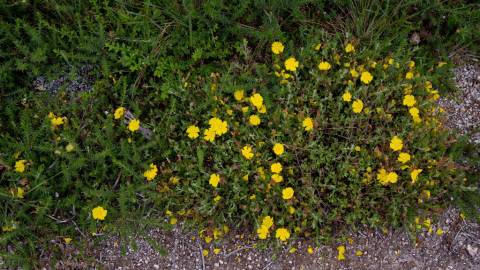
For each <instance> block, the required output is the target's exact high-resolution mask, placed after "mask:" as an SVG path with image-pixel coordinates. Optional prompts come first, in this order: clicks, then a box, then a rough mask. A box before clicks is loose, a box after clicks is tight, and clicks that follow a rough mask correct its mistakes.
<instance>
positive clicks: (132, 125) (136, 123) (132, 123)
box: [128, 119, 140, 132]
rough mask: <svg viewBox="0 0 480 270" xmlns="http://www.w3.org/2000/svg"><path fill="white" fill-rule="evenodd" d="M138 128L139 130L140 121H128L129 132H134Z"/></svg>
mask: <svg viewBox="0 0 480 270" xmlns="http://www.w3.org/2000/svg"><path fill="white" fill-rule="evenodd" d="M139 128H140V120H138V119H133V120H132V121H130V123H128V130H130V131H131V132H135V131H137V130H138V129H139Z"/></svg>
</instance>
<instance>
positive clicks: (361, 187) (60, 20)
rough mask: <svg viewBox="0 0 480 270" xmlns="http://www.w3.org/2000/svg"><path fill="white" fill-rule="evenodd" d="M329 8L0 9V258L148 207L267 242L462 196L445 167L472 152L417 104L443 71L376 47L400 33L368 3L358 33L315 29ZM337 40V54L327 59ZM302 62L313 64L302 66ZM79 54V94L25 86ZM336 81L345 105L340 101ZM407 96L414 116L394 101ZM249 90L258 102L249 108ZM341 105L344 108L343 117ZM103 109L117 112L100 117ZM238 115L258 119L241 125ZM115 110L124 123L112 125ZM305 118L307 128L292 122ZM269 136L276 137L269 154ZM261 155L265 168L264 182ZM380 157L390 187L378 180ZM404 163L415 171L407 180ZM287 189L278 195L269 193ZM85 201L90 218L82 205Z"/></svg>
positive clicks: (373, 221) (146, 215)
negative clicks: (85, 81) (88, 74)
mask: <svg viewBox="0 0 480 270" xmlns="http://www.w3.org/2000/svg"><path fill="white" fill-rule="evenodd" d="M342 5H343V4H342V3H341V2H340V3H339V4H338V6H336V5H333V6H332V5H325V4H324V3H323V2H322V1H243V2H238V3H237V2H228V3H227V2H221V1H206V2H195V1H184V2H176V1H162V2H160V3H159V4H158V5H153V4H151V3H150V2H144V3H140V2H136V1H115V2H113V3H109V2H108V1H102V2H101V3H100V2H98V1H89V2H86V1H74V2H72V1H44V3H43V4H42V5H41V6H40V5H36V4H35V3H29V2H25V3H23V2H15V3H1V4H0V7H2V8H0V14H2V15H3V18H5V19H3V20H2V21H1V24H0V33H2V35H0V41H1V42H2V45H4V46H2V49H3V50H2V52H1V53H0V60H1V61H2V63H4V65H2V67H1V68H0V94H1V95H0V100H1V102H2V106H0V115H1V118H0V120H1V121H0V130H1V133H0V205H1V206H0V212H1V216H2V218H1V220H0V226H1V227H2V231H1V234H0V235H1V238H0V246H1V247H2V250H1V251H0V256H2V257H3V258H4V260H6V261H7V262H8V263H11V264H24V263H27V264H28V263H30V264H33V266H34V267H35V263H36V262H35V261H29V262H25V260H24V258H27V257H28V258H36V257H37V255H38V249H39V248H41V247H46V246H48V243H49V242H50V241H51V240H55V241H57V242H65V241H66V240H65V239H69V238H72V239H73V243H75V244H79V243H78V242H79V241H80V239H86V238H88V237H87V235H92V234H93V235H99V234H102V233H105V232H107V233H109V232H120V233H122V234H128V232H131V231H132V228H133V225H132V224H134V225H135V226H138V225H139V223H142V224H144V223H148V224H150V223H155V224H156V225H162V226H163V223H164V222H163V221H164V220H163V219H161V221H160V222H158V220H157V218H158V217H164V216H167V217H168V221H169V223H170V224H175V223H176V222H177V220H182V221H185V224H186V225H187V226H195V227H197V228H198V227H200V228H201V234H202V237H204V238H215V239H216V238H218V237H219V236H220V235H222V234H224V233H226V232H227V231H228V228H230V227H235V226H237V227H240V226H245V227H246V228H249V229H251V232H252V233H253V234H257V233H259V236H262V238H264V236H265V237H266V236H269V239H270V240H272V241H276V240H275V232H276V229H279V228H285V229H287V230H288V231H289V233H290V234H291V237H292V238H293V237H298V236H310V237H312V238H314V239H316V240H330V239H335V237H340V236H341V235H342V233H343V232H344V231H345V230H347V229H348V228H351V227H357V226H361V225H368V226H372V227H389V226H394V227H398V226H402V225H409V226H410V225H411V226H412V227H411V228H412V229H415V226H414V225H415V221H416V218H415V217H416V216H421V217H425V218H431V217H432V214H433V213H434V212H435V211H436V210H437V209H438V208H439V207H443V206H444V205H445V204H446V203H447V201H448V199H450V196H454V198H455V199H456V201H458V203H459V204H460V205H468V204H469V203H472V202H473V203H476V202H478V194H477V193H475V189H474V188H473V186H474V185H475V183H476V182H475V181H476V180H475V175H471V174H473V173H475V172H469V173H467V174H466V177H467V178H466V179H467V180H464V174H465V172H464V171H463V168H459V167H458V166H457V165H456V163H455V161H457V160H459V159H462V160H465V159H466V160H470V159H472V157H474V155H471V156H468V155H467V154H466V151H464V150H466V149H470V148H471V146H468V145H467V144H466V142H464V141H460V140H459V141H457V140H456V139H455V137H453V136H452V135H451V134H449V132H448V131H447V130H445V129H444V128H443V127H442V126H441V124H440V123H441V121H440V120H441V117H442V116H441V115H442V114H441V112H440V110H439V109H438V108H437V107H436V106H435V99H436V98H437V95H438V94H439V93H437V92H436V90H435V89H438V90H440V92H442V93H443V92H446V91H449V90H450V89H451V88H450V86H449V85H448V74H449V73H448V65H445V66H442V64H440V65H438V59H433V58H431V57H430V55H429V54H423V53H422V51H421V50H419V48H413V49H412V48H410V47H408V45H407V43H406V42H398V43H396V42H394V41H395V37H392V35H393V34H394V33H402V35H406V34H407V33H410V31H412V29H413V28H409V30H408V31H407V30H405V31H398V32H397V31H395V30H394V28H392V27H390V26H391V25H387V26H385V25H378V23H377V22H378V21H375V20H374V21H373V22H369V18H370V17H369V16H371V14H368V13H363V15H362V16H367V17H366V18H365V17H364V18H363V20H364V21H365V22H367V23H366V24H360V25H368V24H372V25H373V26H372V27H373V28H371V29H374V31H371V32H369V33H366V34H365V35H363V34H362V33H360V32H358V31H357V32H356V31H354V30H351V31H350V30H348V31H345V32H344V34H343V33H342V34H338V33H337V34H336V35H332V34H328V32H326V31H324V29H321V30H319V29H317V28H318V25H319V24H322V22H326V21H327V22H330V21H331V20H332V18H333V17H335V15H336V14H337V13H336V12H338V8H340V7H343V6H342ZM465 6H468V5H467V4H465ZM419 7H421V5H420V6H419ZM321 10H323V11H325V12H324V13H322V12H320V11H321ZM443 10H444V11H445V10H447V9H443ZM420 11H421V12H426V8H421V10H420ZM420 11H419V12H420ZM457 11H458V12H459V13H458V14H463V13H462V12H463V11H464V10H463V11H460V10H457ZM32 14H33V15H32ZM387 14H397V13H391V12H390V13H389V12H387ZM425 14H426V13H425ZM362 16H359V18H361V17H362ZM398 16H399V17H403V16H406V15H405V14H404V13H399V15H398ZM459 18H461V17H459ZM401 20H403V21H404V22H405V23H407V22H408V20H406V19H405V18H401ZM415 20H416V19H415ZM355 21H356V20H352V22H351V23H347V24H346V25H345V26H346V27H348V28H345V29H354V26H355V23H354V22H355ZM380 21H385V20H380ZM417 22H418V21H417ZM407 24H408V23H407ZM469 25H472V24H469ZM356 27H357V29H362V27H360V26H356ZM375 29H376V30H375ZM327 30H328V29H327ZM352 35H353V36H354V37H355V38H353V37H352ZM435 38H438V39H439V40H442V39H441V37H437V36H435ZM274 40H283V41H285V42H284V43H285V49H284V51H283V52H282V53H281V54H279V55H272V53H271V42H272V41H274ZM287 40H288V42H286V41H287ZM343 40H346V42H344V41H343ZM466 40H470V38H467V39H466ZM347 42H352V43H353V44H354V45H355V47H356V51H355V52H354V53H346V52H345V50H344V48H345V45H346V43H347ZM319 43H321V45H320V46H319V45H318V44H319ZM293 48H297V49H293ZM387 52H389V53H387ZM418 55H420V56H421V57H416V56H418ZM425 55H427V56H429V57H427V58H425V57H424V56H425ZM290 56H292V57H294V58H295V59H296V60H297V61H298V62H299V66H298V67H296V68H295V71H286V70H285V60H287V58H288V57H290ZM410 58H412V59H414V60H415V61H416V66H412V64H411V63H410ZM320 61H327V62H329V64H330V65H331V69H330V70H328V71H320V70H319V68H318V64H319V63H320ZM391 61H393V62H392V63H390V62H391ZM375 63H376V64H375ZM433 63H434V65H433ZM86 64H90V65H91V66H93V71H92V73H93V75H92V76H93V77H94V79H95V80H94V81H95V82H94V84H93V85H92V88H91V91H79V92H72V91H71V90H70V89H69V87H68V84H64V85H61V86H60V87H59V88H58V93H56V94H53V93H49V92H48V91H37V90H34V89H32V82H33V81H34V80H35V79H36V78H37V77H38V76H44V77H45V78H46V79H47V80H49V81H51V80H56V79H58V78H60V77H62V76H63V77H66V78H74V77H75V76H77V75H76V72H77V71H78V70H80V69H81V68H82V66H84V65H86ZM352 70H355V72H356V73H358V76H359V77H360V76H361V74H362V72H363V71H369V72H370V73H371V74H372V75H373V80H372V81H371V82H370V83H368V84H365V83H363V82H361V81H360V78H359V77H357V78H354V76H353V75H355V72H353V71H352ZM408 72H411V73H412V75H413V77H412V78H411V79H406V78H405V76H406V74H407V73H408ZM352 74H353V75H352ZM427 81H431V83H432V85H433V87H427V86H429V84H428V83H427ZM240 89H243V97H242V98H240V96H239V93H240V92H237V91H238V90H240ZM346 91H348V92H349V93H350V95H351V96H352V101H348V102H347V101H343V95H344V94H345V92H346ZM235 92H237V98H238V99H239V100H236V99H235V95H234V93H235ZM409 92H411V93H412V94H413V95H414V96H415V100H416V103H415V107H416V108H418V110H419V115H418V117H419V118H420V121H421V123H419V124H415V123H414V122H413V118H412V115H411V114H410V113H409V110H408V107H406V106H404V105H403V99H404V96H405V94H407V93H409ZM254 94H259V95H261V97H262V99H263V100H262V105H264V107H263V106H258V108H257V107H256V106H255V105H253V104H252V102H250V101H249V97H251V96H252V95H254ZM347 96H348V95H346V96H345V98H347ZM257 99H258V98H257ZM357 99H360V100H362V103H363V108H361V112H360V113H354V112H353V111H352V103H353V102H354V101H356V100H357ZM257 102H258V101H257ZM356 104H358V102H357V103H356ZM257 105H258V104H257ZM119 107H123V108H125V110H124V116H121V117H119V119H115V112H117V114H119V112H121V110H119V111H117V109H118V108H119ZM253 114H255V115H257V116H258V117H259V118H260V124H259V125H258V126H252V125H251V124H250V116H251V115H253ZM413 115H415V113H413ZM124 117H125V118H124ZM131 118H136V119H137V120H139V121H140V122H139V124H140V125H139V126H140V128H141V129H140V130H138V131H130V130H129V129H128V124H129V122H130V120H131ZM212 118H218V119H220V120H221V121H219V120H213V121H212V124H213V125H214V126H215V127H217V129H218V130H217V133H216V135H215V139H214V141H213V142H208V141H205V139H204V135H205V134H204V133H205V132H206V130H209V131H208V132H210V135H211V136H213V133H214V132H215V130H212V129H211V128H210V124H209V122H210V121H211V119H212ZM308 118H310V119H311V123H312V124H313V126H312V130H310V131H306V130H305V128H304V126H303V125H304V124H305V125H306V126H309V125H310V123H309V121H310V120H307V121H306V122H304V120H305V119H308ZM252 120H255V119H252ZM223 121H225V122H226V125H227V129H226V130H225V126H224V122H223ZM257 121H258V120H257ZM253 122H255V121H253ZM193 125H195V126H197V127H198V128H199V137H197V138H194V139H191V138H189V136H188V134H187V133H186V131H187V129H188V128H189V127H190V126H193ZM131 128H132V129H134V126H132V127H131ZM190 131H192V130H190ZM193 133H195V132H193ZM150 134H151V135H150ZM220 134H221V135H220ZM191 136H192V137H194V136H193V135H191ZM393 136H398V137H399V138H401V139H402V141H403V149H402V151H403V152H407V153H408V154H409V155H410V158H411V159H410V160H409V161H408V162H406V163H405V164H403V165H402V164H401V163H399V162H398V161H397V158H398V152H399V151H393V150H392V149H391V148H389V144H390V140H391V139H392V137H393ZM276 143H279V144H282V145H283V148H284V153H282V154H281V155H280V156H277V155H276V154H275V153H274V152H273V147H274V145H275V144H276ZM245 146H250V147H251V152H252V154H253V156H252V158H251V159H248V160H247V159H246V158H245V156H247V157H249V156H250V155H252V154H250V153H249V152H250V151H248V150H249V149H248V148H244V147H245ZM277 148H279V146H277ZM280 148H281V147H280ZM242 149H244V154H245V156H244V155H242ZM278 151H279V149H277V152H278ZM476 158H477V159H478V157H476ZM22 160H24V161H22ZM17 162H19V163H17ZM275 162H279V163H280V164H281V165H282V169H283V170H282V172H281V173H280V174H277V175H276V176H273V173H272V172H271V171H270V168H271V165H272V164H273V163H275ZM16 164H17V166H15V165H16ZM152 164H153V165H152ZM23 166H24V167H25V170H24V171H22V167H23ZM403 166H408V167H403ZM277 167H278V165H277ZM382 168H383V169H385V170H386V172H392V173H393V172H395V173H396V174H397V177H398V179H397V181H396V182H395V183H390V184H385V185H383V184H381V183H379V181H378V179H377V175H378V173H379V172H380V171H381V169H382ZM413 169H422V172H421V173H420V174H419V177H418V179H417V181H416V182H415V183H414V184H413V183H412V179H411V176H410V172H411V171H412V170H413ZM213 174H218V176H219V178H218V180H219V183H218V185H217V187H216V188H214V187H213V186H212V185H210V181H209V180H210V177H211V175H213ZM279 175H281V176H282V177H283V179H282V181H281V182H279V183H277V182H276V181H279V179H280V176H279ZM382 175H383V174H382ZM145 176H148V177H149V178H153V179H152V180H151V181H148V180H146V177H145ZM247 176H248V177H247ZM387 176H388V174H387ZM390 176H391V177H390V178H389V179H390V180H394V177H393V174H390ZM275 179H276V181H275ZM382 179H383V178H382ZM215 180H217V178H216V177H213V178H212V184H215V183H216V181H215ZM384 180H385V179H384ZM387 180H388V177H387ZM287 187H291V188H292V189H293V191H294V193H293V197H292V198H290V199H287V200H285V199H283V198H282V191H283V190H284V189H285V188H287ZM287 191H288V190H287ZM286 193H287V194H286V195H288V192H286ZM467 193H468V196H464V195H465V194H467ZM99 206H100V207H102V208H104V209H106V210H107V213H106V216H105V217H104V216H103V215H101V214H102V211H99V214H100V215H98V216H97V215H96V214H97V213H96V212H95V213H96V214H95V215H93V213H92V210H93V209H99V208H97V207H99ZM267 215H268V216H269V217H270V218H271V219H268V218H265V217H266V216H267ZM94 217H96V218H98V219H100V220H96V219H94ZM103 218H104V220H102V219H103ZM142 218H143V219H142ZM140 220H141V221H140ZM418 220H420V219H418ZM159 223H160V224H159ZM262 224H263V226H262ZM267 225H269V226H267ZM267 227H268V228H267ZM135 228H136V227H135ZM257 230H258V231H257ZM280 232H282V230H281V231H280ZM283 236H284V237H286V235H285V234H283ZM332 237H334V238H332ZM269 243H270V242H269ZM6 246H11V247H13V250H15V251H16V252H15V253H14V254H11V253H8V252H7V251H6V250H8V249H6V248H5V247H6Z"/></svg>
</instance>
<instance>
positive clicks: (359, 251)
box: [355, 250, 363, 257]
mask: <svg viewBox="0 0 480 270" xmlns="http://www.w3.org/2000/svg"><path fill="white" fill-rule="evenodd" d="M355 255H356V256H358V257H360V256H362V255H363V251H361V250H357V251H355Z"/></svg>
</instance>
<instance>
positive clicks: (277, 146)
mask: <svg viewBox="0 0 480 270" xmlns="http://www.w3.org/2000/svg"><path fill="white" fill-rule="evenodd" d="M284 151H285V149H284V147H283V144H281V143H276V144H274V145H273V152H274V153H275V155H277V156H280V155H281V154H283V152H284Z"/></svg>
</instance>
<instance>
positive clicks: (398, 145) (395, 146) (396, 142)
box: [390, 136, 403, 151]
mask: <svg viewBox="0 0 480 270" xmlns="http://www.w3.org/2000/svg"><path fill="white" fill-rule="evenodd" d="M390 148H391V149H392V150H393V151H400V150H402V148H403V142H402V139H400V138H399V137H397V136H393V138H392V140H391V141H390Z"/></svg>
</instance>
